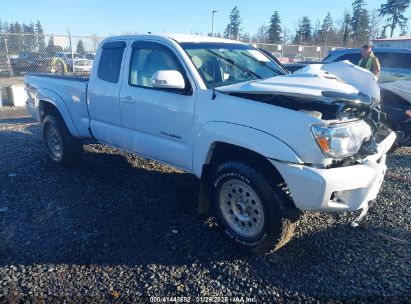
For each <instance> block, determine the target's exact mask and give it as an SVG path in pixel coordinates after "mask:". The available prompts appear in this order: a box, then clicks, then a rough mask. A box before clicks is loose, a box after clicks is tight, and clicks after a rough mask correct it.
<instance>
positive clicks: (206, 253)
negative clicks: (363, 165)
mask: <svg viewBox="0 0 411 304" xmlns="http://www.w3.org/2000/svg"><path fill="white" fill-rule="evenodd" d="M22 116H23V115H22V113H21V111H20V110H0V299H1V300H0V303H1V302H11V303H18V302H25V301H26V300H28V301H30V302H35V303H38V302H40V303H59V302H62V301H65V302H69V303H79V302H87V303H91V302H95V303H97V302H110V303H112V302H114V303H120V302H148V301H149V297H150V296H187V297H191V301H192V302H195V301H196V300H198V299H196V297H197V296H204V297H235V296H238V297H240V296H243V297H249V299H248V300H250V299H251V300H253V301H256V302H258V303H260V302H268V303H273V302H304V303H317V302H331V303H340V302H351V303H352V302H373V303H375V302H381V303H386V302H395V303H400V302H402V303H410V302H411V220H410V216H411V205H410V202H409V197H410V195H411V166H410V164H411V148H402V149H399V150H397V151H396V152H395V153H394V154H392V155H390V156H389V157H388V160H387V161H388V166H389V169H388V173H387V178H386V180H385V182H384V184H383V188H382V191H381V193H380V196H379V198H378V200H377V203H376V205H375V206H374V207H373V208H372V209H371V211H370V213H369V215H368V216H367V217H366V219H365V223H366V224H367V225H368V228H367V229H358V230H355V229H351V228H350V227H349V225H348V223H349V222H350V220H352V219H353V218H354V217H355V214H320V213H314V212H311V213H309V212H306V213H304V214H303V216H302V219H301V224H300V226H299V229H298V231H297V234H296V236H295V237H294V239H293V240H292V241H291V242H290V243H289V244H287V245H286V246H285V247H284V248H283V249H282V250H280V251H279V252H278V253H275V254H271V255H268V256H264V257H250V256H247V255H246V254H244V253H243V252H241V251H239V250H237V249H236V247H234V246H233V245H232V244H231V243H230V242H227V241H226V239H225V238H224V236H223V234H222V233H220V232H219V230H218V229H217V227H216V225H215V223H214V222H213V220H212V219H211V220H210V219H208V220H205V219H203V218H201V217H200V216H199V215H198V214H197V205H196V203H197V196H198V188H199V181H198V180H197V179H196V178H195V177H193V176H192V175H190V174H186V173H183V172H181V171H178V170H175V169H173V168H170V167H168V166H164V165H161V164H158V163H156V162H152V161H148V160H145V159H142V158H139V157H136V156H133V155H130V154H128V153H124V152H121V151H119V150H116V149H112V148H108V147H106V146H103V145H97V144H89V145H86V146H85V161H84V163H83V164H82V165H80V166H77V167H74V168H69V169H68V168H61V167H59V166H57V165H55V164H54V163H52V162H51V161H50V160H48V158H47V157H46V151H45V148H44V146H43V142H42V137H41V128H40V125H39V124H37V123H33V122H31V121H30V120H29V119H28V118H26V117H22ZM15 117H19V118H15ZM238 299H239V300H241V298H238ZM170 300H173V299H170ZM202 300H219V299H218V298H213V299H210V298H204V299H202ZM223 300H224V299H223ZM231 300H235V298H231ZM243 300H246V298H243Z"/></svg>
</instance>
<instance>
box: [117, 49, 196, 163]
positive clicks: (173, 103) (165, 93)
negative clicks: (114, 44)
mask: <svg viewBox="0 0 411 304" xmlns="http://www.w3.org/2000/svg"><path fill="white" fill-rule="evenodd" d="M126 61H127V66H126V68H125V70H124V71H125V72H124V74H123V77H124V79H123V84H122V88H121V92H120V100H121V102H120V109H121V118H122V126H123V133H122V137H123V146H124V148H125V149H126V150H129V151H132V152H135V153H137V154H139V155H142V156H146V157H148V158H151V159H155V160H159V161H164V162H166V163H169V164H173V165H175V166H177V167H180V168H183V169H191V167H192V135H193V134H192V130H193V115H194V101H195V90H194V86H193V84H194V81H192V79H191V78H189V77H188V75H189V74H188V72H187V70H186V68H185V65H184V64H183V63H182V60H181V59H180V57H179V55H178V54H177V53H176V52H175V51H174V50H172V48H171V47H169V46H167V45H165V44H162V43H158V42H151V41H150V42H149V41H135V42H134V43H133V44H132V48H131V50H130V52H128V55H127V59H126ZM160 70H177V71H179V72H180V73H181V74H182V75H183V77H184V79H185V84H186V88H185V89H182V90H172V91H170V90H165V89H158V88H153V85H152V81H151V77H152V76H153V74H154V73H155V72H157V71H160Z"/></svg>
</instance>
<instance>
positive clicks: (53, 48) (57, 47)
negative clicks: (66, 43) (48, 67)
mask: <svg viewBox="0 0 411 304" xmlns="http://www.w3.org/2000/svg"><path fill="white" fill-rule="evenodd" d="M62 51H63V48H62V47H61V46H60V45H54V40H53V36H50V38H49V42H48V44H47V47H46V52H47V53H48V54H49V55H50V56H54V55H55V54H56V53H57V52H62Z"/></svg>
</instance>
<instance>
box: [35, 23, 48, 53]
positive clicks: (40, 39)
mask: <svg viewBox="0 0 411 304" xmlns="http://www.w3.org/2000/svg"><path fill="white" fill-rule="evenodd" d="M35 32H36V38H37V47H38V49H39V52H44V51H45V50H46V41H45V37H44V30H43V26H42V25H41V23H40V20H37V22H36V30H35Z"/></svg>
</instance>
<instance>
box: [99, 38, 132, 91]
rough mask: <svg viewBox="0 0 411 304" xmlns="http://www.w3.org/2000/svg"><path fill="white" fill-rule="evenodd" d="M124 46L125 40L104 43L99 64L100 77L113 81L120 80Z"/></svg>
mask: <svg viewBox="0 0 411 304" xmlns="http://www.w3.org/2000/svg"><path fill="white" fill-rule="evenodd" d="M124 48H125V43H124V42H108V43H106V44H104V45H103V51H102V53H101V56H100V62H99V64H98V71H97V76H98V78H100V79H101V80H104V81H107V82H111V83H117V82H118V80H119V78H120V68H121V61H122V60H123V53H124Z"/></svg>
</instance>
